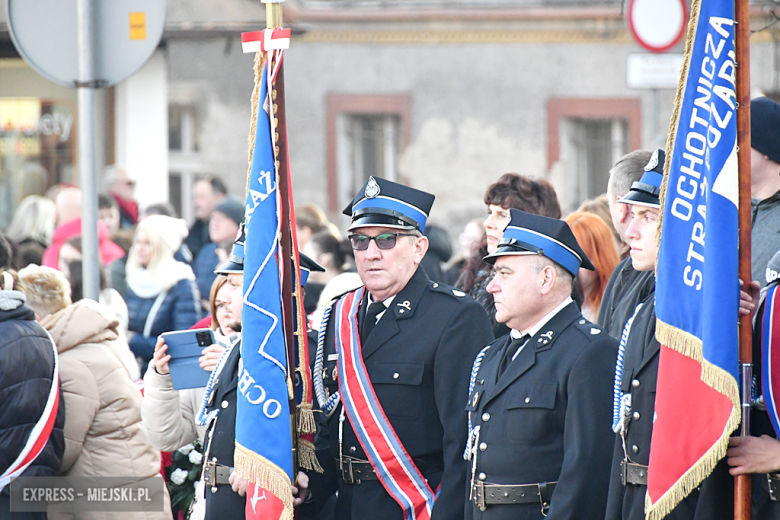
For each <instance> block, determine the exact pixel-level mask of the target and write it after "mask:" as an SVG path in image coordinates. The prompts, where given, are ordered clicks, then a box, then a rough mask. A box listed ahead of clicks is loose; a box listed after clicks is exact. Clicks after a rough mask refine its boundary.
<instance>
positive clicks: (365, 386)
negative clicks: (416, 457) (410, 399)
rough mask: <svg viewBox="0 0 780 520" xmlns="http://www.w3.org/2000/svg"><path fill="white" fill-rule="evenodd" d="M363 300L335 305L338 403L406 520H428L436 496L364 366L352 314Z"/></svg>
mask: <svg viewBox="0 0 780 520" xmlns="http://www.w3.org/2000/svg"><path fill="white" fill-rule="evenodd" d="M364 294H365V288H360V289H358V290H357V291H354V292H351V293H349V294H347V295H346V296H345V297H343V298H341V300H339V302H338V303H337V305H336V319H337V321H336V329H337V330H336V348H337V349H338V371H339V393H340V394H341V401H342V403H343V404H344V410H345V411H346V413H347V417H349V422H350V423H351V424H352V429H353V430H354V431H355V434H356V435H357V438H358V440H359V441H360V445H361V446H362V447H363V450H364V451H365V452H366V455H367V456H368V459H369V461H370V462H371V465H372V466H373V467H374V470H375V471H376V474H377V476H378V477H379V480H380V481H381V482H382V485H383V486H384V487H385V489H386V490H387V492H388V493H389V494H390V496H392V497H393V499H395V501H396V502H398V504H399V505H400V506H401V508H402V509H403V511H404V518H405V520H429V519H430V517H431V510H432V509H433V504H434V502H435V501H436V496H435V495H434V493H433V491H432V490H431V488H430V487H429V486H428V483H427V482H426V481H425V478H423V476H422V474H421V473H420V470H418V469H417V466H416V465H415V464H414V461H412V458H411V457H410V456H409V454H408V453H406V449H405V448H404V447H403V445H402V444H401V441H400V440H399V439H398V435H396V433H395V430H393V427H392V425H391V424H390V421H388V420H387V417H386V416H385V412H384V410H383V409H382V405H381V404H380V403H379V400H378V399H377V397H376V393H375V392H374V387H373V386H372V385H371V380H370V379H369V378H368V373H367V371H366V365H365V363H363V355H362V351H361V345H360V335H359V334H358V320H357V313H358V309H360V301H361V299H362V298H363V296H364Z"/></svg>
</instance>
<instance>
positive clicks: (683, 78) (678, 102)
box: [655, 0, 701, 272]
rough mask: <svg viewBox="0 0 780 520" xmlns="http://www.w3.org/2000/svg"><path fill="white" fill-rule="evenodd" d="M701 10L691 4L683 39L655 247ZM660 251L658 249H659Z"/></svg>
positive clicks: (698, 4)
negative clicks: (681, 60) (683, 47)
mask: <svg viewBox="0 0 780 520" xmlns="http://www.w3.org/2000/svg"><path fill="white" fill-rule="evenodd" d="M700 10H701V0H693V1H692V2H691V18H690V20H689V21H688V34H687V35H686V37H685V54H684V55H683V56H684V59H683V63H682V67H681V68H680V81H679V82H678V83H677V93H676V94H675V96H674V108H673V109H672V117H671V119H670V121H669V133H668V134H667V137H666V161H665V163H664V178H663V180H662V181H661V193H660V194H659V195H658V197H659V199H660V200H661V209H660V211H659V212H658V229H657V231H656V234H655V242H656V245H659V246H660V244H661V228H662V226H663V223H664V222H663V221H664V206H665V202H666V187H667V181H668V180H669V171H670V170H671V169H672V156H673V155H674V144H675V143H674V140H675V138H676V137H677V127H678V126H679V124H680V110H681V109H682V102H683V97H685V87H686V85H687V84H688V72H689V71H690V68H691V56H692V55H693V42H694V41H695V40H696V29H697V27H698V25H699V11H700ZM659 250H660V247H659ZM655 267H656V272H658V254H657V253H656V259H655Z"/></svg>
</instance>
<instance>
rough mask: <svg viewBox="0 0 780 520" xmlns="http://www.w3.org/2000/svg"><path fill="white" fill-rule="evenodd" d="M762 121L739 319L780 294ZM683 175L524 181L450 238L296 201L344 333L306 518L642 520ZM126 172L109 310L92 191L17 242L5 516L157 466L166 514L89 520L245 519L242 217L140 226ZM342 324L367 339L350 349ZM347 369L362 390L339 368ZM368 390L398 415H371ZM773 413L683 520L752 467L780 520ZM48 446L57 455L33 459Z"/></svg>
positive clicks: (321, 397)
mask: <svg viewBox="0 0 780 520" xmlns="http://www.w3.org/2000/svg"><path fill="white" fill-rule="evenodd" d="M752 106H753V109H752V110H753V117H752V125H753V128H752V131H753V135H754V138H753V150H752V157H753V159H752V161H753V162H752V168H753V182H754V186H753V188H754V193H753V196H754V206H753V215H754V225H753V236H754V241H756V240H757V241H759V242H760V244H759V247H754V250H753V251H754V255H753V273H754V277H756V280H757V281H752V283H746V284H743V289H744V290H743V293H742V301H741V305H740V313H742V314H748V313H756V312H759V313H760V312H762V310H761V309H757V307H758V305H757V303H758V289H759V285H760V286H764V285H767V284H777V283H780V282H778V276H777V271H778V269H777V266H779V265H780V252H778V249H780V243H775V242H776V237H777V236H780V235H778V234H777V229H778V224H777V221H775V220H774V214H775V213H776V211H775V209H776V208H777V207H778V206H777V201H778V200H780V105H778V104H777V103H774V102H773V101H770V100H768V99H765V98H761V99H757V100H754V101H753V102H752ZM667 160H668V159H667V158H666V157H665V155H664V152H663V151H662V150H656V151H654V152H652V153H651V152H650V151H645V150H636V151H633V152H631V153H628V154H627V155H625V156H623V157H622V158H621V159H620V160H619V161H618V162H617V163H616V164H615V165H614V166H613V168H612V169H611V170H610V172H609V182H608V185H607V186H605V187H604V188H605V194H604V195H602V196H600V197H597V198H595V199H593V200H588V201H584V202H583V203H582V204H581V205H580V207H579V208H577V210H576V211H573V212H571V213H569V214H568V215H563V213H562V210H561V207H560V204H559V202H558V197H557V195H556V192H555V189H554V188H553V186H552V185H551V184H550V183H549V182H548V181H546V180H544V179H536V178H531V177H528V176H525V175H521V174H518V173H505V174H503V175H501V176H500V177H498V179H497V180H496V181H495V182H494V183H492V184H490V185H489V186H488V187H487V189H486V191H485V193H484V196H483V201H484V204H485V209H486V217H485V218H484V219H475V220H471V221H469V222H468V223H467V224H466V225H465V226H464V228H463V231H462V233H461V234H460V236H459V237H458V241H457V243H456V244H455V245H453V243H452V242H451V241H450V240H449V238H448V236H447V232H446V231H445V230H444V229H443V228H442V227H439V226H436V225H435V224H433V223H432V222H429V221H428V218H429V216H430V215H431V214H432V213H431V210H432V208H433V206H434V199H435V197H434V194H429V193H426V192H423V191H420V190H416V189H414V188H411V187H408V186H404V185H401V184H398V183H395V182H391V181H388V180H385V179H375V178H373V177H370V178H369V179H368V180H367V182H366V184H365V185H364V186H363V187H362V188H361V190H360V191H359V192H358V193H357V194H356V195H355V198H354V199H353V201H352V202H351V203H350V205H349V207H348V208H347V209H346V210H345V212H344V213H345V215H347V216H348V217H349V218H350V225H349V228H348V230H347V233H346V236H345V235H343V234H342V232H341V231H340V230H339V229H338V227H337V226H335V225H334V224H333V223H331V222H329V220H328V218H327V216H326V214H325V213H324V212H323V211H322V210H321V209H320V208H318V207H317V206H315V205H310V204H307V205H303V206H300V207H297V208H296V217H297V222H296V226H297V227H296V230H295V231H296V233H295V236H296V238H297V245H298V248H299V250H300V252H301V257H300V258H301V269H303V270H305V271H306V272H307V273H309V274H308V277H306V279H305V292H304V306H305V312H306V315H307V318H308V324H309V326H310V329H311V334H312V335H313V336H314V337H316V335H317V333H319V334H323V335H324V337H322V338H320V341H319V342H317V341H313V342H312V343H311V347H312V355H311V358H312V359H311V362H312V367H310V369H311V370H312V376H313V381H314V391H315V394H316V406H317V408H318V412H320V413H318V414H317V434H316V443H315V446H316V455H317V460H318V461H319V464H320V465H321V466H322V469H323V472H322V473H318V472H315V471H312V472H301V473H300V474H299V475H298V477H297V479H296V481H295V485H294V487H293V494H294V500H293V503H294V504H295V507H298V508H300V514H301V516H302V518H308V519H315V518H316V519H321V520H322V519H326V518H327V519H355V520H358V519H360V520H362V519H365V518H377V519H385V518H387V519H397V518H401V516H402V515H406V517H412V516H409V515H410V514H412V512H415V513H414V514H419V512H420V511H427V516H429V517H430V518H434V519H458V518H463V519H469V520H470V519H483V520H488V519H504V518H506V519H510V518H511V519H541V518H543V517H547V518H551V519H563V518H582V519H599V520H600V519H609V520H618V519H626V520H629V519H630V520H634V519H639V518H644V515H645V495H646V491H647V469H648V465H649V457H650V442H651V437H652V431H653V416H654V406H655V388H656V380H657V372H658V361H659V351H660V345H659V343H658V341H657V340H656V339H655V321H656V319H655V269H656V262H655V260H656V254H657V248H658V244H657V241H656V231H657V223H658V219H659V217H660V206H661V199H660V191H661V183H662V181H663V176H664V166H665V163H666V161H667ZM106 180H107V186H108V191H107V193H106V194H105V195H101V197H100V204H99V222H98V237H99V254H100V260H101V263H102V266H103V267H102V269H101V273H100V295H99V301H94V300H91V299H85V298H83V287H82V278H81V266H82V264H81V261H82V243H81V238H80V233H81V192H80V190H79V189H78V188H75V187H73V186H57V187H55V188H53V189H52V190H50V191H49V193H47V194H46V196H31V197H28V198H27V199H25V200H24V201H22V203H21V204H20V205H19V207H18V210H17V212H16V215H15V216H14V219H13V221H12V223H11V224H10V226H9V227H8V228H7V229H6V232H5V237H4V238H1V239H0V272H1V274H0V337H2V338H3V339H2V341H0V396H3V398H2V402H3V403H4V404H3V406H0V472H2V477H0V490H2V492H0V518H17V517H18V518H45V517H46V513H25V514H22V513H11V512H10V503H9V500H10V499H9V491H8V489H6V488H7V487H8V486H7V484H8V483H9V481H10V479H11V478H12V477H16V476H20V475H24V476H91V477H98V478H100V477H109V476H123V477H127V478H128V479H130V481H131V482H137V481H141V480H144V479H148V478H152V477H154V476H155V475H157V474H161V478H165V480H166V483H167V485H166V487H165V488H164V497H163V503H164V507H163V509H162V510H161V511H158V512H155V513H150V512H145V513H140V512H139V513H127V512H125V513H121V514H120V513H116V514H113V516H112V514H107V513H87V512H85V513H83V514H79V515H77V517H79V518H101V519H103V518H127V517H130V518H139V519H140V518H160V519H163V518H171V517H175V518H187V517H188V518H192V519H200V518H208V519H216V518H243V517H244V511H245V508H246V497H245V495H246V485H247V484H246V481H245V480H244V479H243V478H242V477H241V476H240V475H239V474H238V473H237V472H235V471H234V469H233V467H234V463H233V462H234V460H233V457H234V448H235V423H236V410H237V408H238V406H237V402H238V400H239V399H241V398H242V397H241V394H240V393H239V392H238V391H237V387H238V384H239V382H238V375H239V367H240V366H241V347H240V345H241V335H242V307H243V292H242V291H243V275H244V273H243V260H244V258H243V240H244V238H245V237H244V222H243V221H244V206H243V203H242V202H241V200H240V198H239V197H235V196H231V195H230V194H228V192H227V189H226V188H225V185H224V183H223V182H222V181H221V180H220V179H218V178H216V177H207V178H203V179H200V180H198V181H197V182H196V183H195V185H194V188H193V194H194V200H193V204H194V207H195V210H196V216H197V218H196V220H195V222H194V223H193V225H192V226H190V227H189V228H188V227H187V225H186V223H185V221H184V220H182V219H179V218H177V217H176V216H175V215H174V214H173V211H172V209H171V208H170V206H169V205H164V204H163V205H155V206H152V207H148V208H144V209H143V210H140V209H139V207H138V204H137V203H136V202H135V194H134V188H135V182H134V180H133V178H132V176H131V175H130V173H129V172H128V171H127V170H125V169H123V168H117V167H112V168H109V169H108V170H107V172H106ZM380 194H381V197H379V195H380ZM380 200H381V202H378V201H380ZM434 214H435V213H434ZM766 237H770V238H766ZM771 237H775V239H772V240H774V241H772V240H770V239H771ZM770 242H771V243H770ZM776 254H777V256H775V255H776ZM773 257H774V258H773ZM758 282H760V283H758ZM342 301H349V302H354V305H356V306H357V307H356V308H357V309H358V311H357V314H356V315H355V314H349V312H347V311H344V310H341V311H339V310H338V309H343V308H346V307H344V306H340V305H337V303H338V302H342ZM734 318H735V319H736V318H737V316H734ZM759 321H760V320H759ZM346 324H349V325H352V326H354V327H355V328H356V330H357V331H358V335H357V337H356V338H354V339H345V338H344V337H342V335H339V334H336V332H335V331H336V328H337V327H338V326H341V325H346ZM191 328H197V329H200V328H205V329H210V330H211V331H212V333H213V338H214V342H213V344H212V345H209V346H205V347H204V348H203V350H202V351H201V352H200V357H199V359H198V364H199V365H200V367H202V368H203V369H204V370H205V371H207V372H209V373H211V374H212V375H211V376H210V377H209V378H208V381H209V382H208V384H206V385H205V386H199V387H196V388H187V389H179V390H177V389H176V388H175V387H174V384H173V380H172V376H171V373H170V371H171V365H170V362H171V354H170V353H169V345H167V344H166V341H165V339H164V337H163V336H162V335H163V334H164V333H168V332H172V331H181V330H186V329H191ZM351 356H357V357H359V358H361V359H362V363H357V364H355V363H353V364H352V365H354V366H357V367H358V368H357V369H356V375H350V374H351V373H350V372H347V371H342V370H340V368H341V367H342V364H344V363H348V362H349V361H350V359H352V357H351ZM758 357H759V358H760V356H758ZM361 371H362V372H361ZM760 378H761V373H760V371H757V375H756V381H755V382H754V386H756V387H757V388H761V384H760ZM366 385H367V386H368V391H367V390H366ZM358 394H360V396H361V398H363V399H366V400H367V401H368V402H369V404H370V405H371V406H372V407H373V409H374V410H375V411H377V410H378V411H379V412H381V413H367V412H366V410H365V409H364V408H361V407H359V406H356V405H355V404H354V403H355V398H354V397H355V396H356V395H358ZM754 418H755V420H756V421H758V424H759V427H758V429H757V430H756V431H758V432H759V433H760V434H763V436H761V437H758V436H754V437H735V438H734V439H732V442H731V447H730V448H729V452H728V456H727V457H726V458H724V459H723V460H722V461H721V462H720V463H719V464H718V465H717V466H716V467H715V468H714V470H713V471H712V473H711V474H710V475H709V476H708V477H707V478H706V479H704V481H703V482H702V484H701V485H700V486H699V487H697V488H696V489H694V490H692V491H691V493H690V494H688V495H687V496H686V497H684V498H683V499H682V500H681V501H680V502H679V504H677V505H676V506H675V507H674V510H673V511H672V513H671V517H672V518H675V519H689V518H690V519H705V518H706V519H719V518H724V519H725V518H731V517H732V516H733V498H732V497H733V492H732V491H731V489H732V487H733V479H732V476H733V475H736V474H744V473H751V474H757V475H756V478H755V479H754V484H755V500H754V502H755V507H754V518H762V519H763V518H780V506H778V503H777V501H776V499H777V498H780V493H777V492H776V490H775V489H774V486H775V485H778V487H780V477H776V476H775V477H773V475H775V473H776V472H778V471H780V463H778V462H776V461H777V460H779V459H780V442H778V441H777V438H776V437H777V435H776V434H775V432H774V431H773V430H772V428H771V426H770V425H769V421H768V420H767V419H766V414H765V412H762V411H761V410H760V408H759V409H757V410H756V413H755V414H754ZM44 419H45V420H44ZM41 421H44V422H45V423H46V424H48V426H47V427H46V428H40V427H38V426H37V425H38V424H39V423H41ZM372 432H373V433H372ZM376 432H381V433H382V434H381V435H377V434H376ZM42 436H43V437H42ZM383 439H384V440H387V439H394V441H393V442H391V443H390V444H389V446H390V448H389V449H379V448H377V446H378V445H379V444H381V443H382V442H384V441H383ZM32 445H35V446H37V448H36V449H37V450H38V454H37V457H33V458H32V459H30V457H27V459H30V460H27V462H26V463H25V464H20V463H19V460H18V459H19V455H20V453H23V452H25V450H27V449H28V448H29V446H32ZM28 451H29V450H28ZM161 453H162V454H163V455H161ZM182 461H183V463H184V465H183V466H182V465H181V464H180V462H182ZM177 464H179V466H178V467H177ZM182 468H183V469H182ZM182 497H183V498H182ZM60 515H61V514H60V513H57V512H49V514H48V517H50V518H58V517H59V516H60ZM63 518H64V517H63Z"/></svg>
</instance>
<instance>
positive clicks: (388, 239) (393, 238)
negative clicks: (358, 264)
mask: <svg viewBox="0 0 780 520" xmlns="http://www.w3.org/2000/svg"><path fill="white" fill-rule="evenodd" d="M416 236H417V235H416V234H414V233H381V234H379V235H376V236H374V237H370V236H368V235H349V236H348V237H347V238H349V244H350V245H351V246H352V249H353V250H354V251H365V250H367V249H368V246H369V245H371V241H372V240H373V241H374V243H375V244H376V247H378V248H379V249H382V250H388V249H393V248H394V247H395V244H396V242H397V241H398V237H416ZM363 238H367V239H368V240H365V241H363V240H361V241H360V242H356V239H363ZM380 240H382V241H381V242H380Z"/></svg>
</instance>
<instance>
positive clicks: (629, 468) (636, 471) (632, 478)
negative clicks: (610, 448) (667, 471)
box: [620, 459, 647, 486]
mask: <svg viewBox="0 0 780 520" xmlns="http://www.w3.org/2000/svg"><path fill="white" fill-rule="evenodd" d="M620 475H621V481H622V482H623V485H624V486H626V485H628V484H633V485H635V486H646V485H647V466H643V465H642V464H634V463H633V462H628V461H627V460H625V459H624V460H621V461H620Z"/></svg>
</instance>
